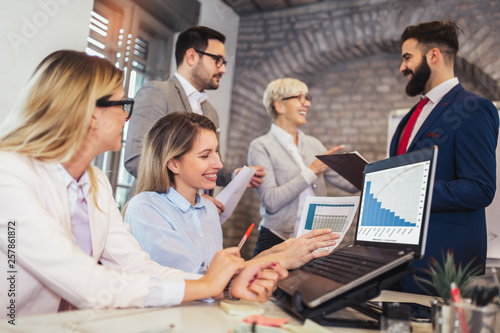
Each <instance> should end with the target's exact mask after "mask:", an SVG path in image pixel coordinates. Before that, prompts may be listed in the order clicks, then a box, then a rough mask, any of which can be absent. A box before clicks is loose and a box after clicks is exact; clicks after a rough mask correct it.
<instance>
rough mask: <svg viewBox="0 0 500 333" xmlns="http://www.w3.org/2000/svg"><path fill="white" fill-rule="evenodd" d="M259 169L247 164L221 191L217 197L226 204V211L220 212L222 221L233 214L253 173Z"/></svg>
mask: <svg viewBox="0 0 500 333" xmlns="http://www.w3.org/2000/svg"><path fill="white" fill-rule="evenodd" d="M256 171H257V170H255V169H251V168H249V167H247V166H244V167H243V168H241V170H240V172H238V174H237V175H236V177H234V179H233V180H231V182H230V183H229V184H228V185H227V186H226V187H225V188H224V189H223V190H222V191H221V192H220V193H219V195H218V196H217V197H215V199H217V200H219V201H220V202H222V204H224V207H225V210H224V213H222V214H220V223H221V224H222V223H224V222H226V220H227V219H228V218H229V216H231V214H232V213H233V211H234V209H235V208H236V205H237V204H238V202H239V201H240V199H241V196H242V195H243V192H245V190H246V188H247V187H248V183H250V179H252V177H253V175H254V174H255V172H256Z"/></svg>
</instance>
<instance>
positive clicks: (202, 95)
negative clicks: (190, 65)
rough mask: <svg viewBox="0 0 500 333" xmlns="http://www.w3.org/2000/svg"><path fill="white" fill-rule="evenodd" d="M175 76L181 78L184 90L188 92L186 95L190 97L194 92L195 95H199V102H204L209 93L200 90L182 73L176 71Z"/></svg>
mask: <svg viewBox="0 0 500 333" xmlns="http://www.w3.org/2000/svg"><path fill="white" fill-rule="evenodd" d="M174 75H175V77H176V78H177V79H178V80H179V82H180V83H181V86H182V88H183V89H184V92H185V93H186V96H187V97H188V98H189V97H190V96H191V95H193V94H194V96H196V97H197V99H198V103H200V104H201V103H203V102H204V101H205V100H206V99H207V97H208V95H207V93H206V92H204V91H198V89H196V88H195V87H194V86H193V85H192V84H191V83H190V82H189V81H188V80H186V79H185V78H184V77H183V76H182V75H181V74H179V73H177V72H176V73H175V74H174Z"/></svg>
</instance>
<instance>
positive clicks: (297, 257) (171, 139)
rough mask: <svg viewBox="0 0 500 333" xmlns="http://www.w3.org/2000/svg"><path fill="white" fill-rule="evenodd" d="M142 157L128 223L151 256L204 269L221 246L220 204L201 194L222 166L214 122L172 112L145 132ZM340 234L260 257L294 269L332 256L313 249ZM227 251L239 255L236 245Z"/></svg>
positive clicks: (321, 234)
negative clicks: (271, 258)
mask: <svg viewBox="0 0 500 333" xmlns="http://www.w3.org/2000/svg"><path fill="white" fill-rule="evenodd" d="M141 156H142V157H141V162H140V165H139V171H138V179H137V190H136V193H138V194H137V195H136V196H134V197H133V198H132V200H131V201H130V202H129V204H128V205H127V207H125V222H127V223H129V224H130V226H131V229H132V234H133V235H134V236H135V237H136V238H137V240H138V241H139V243H140V244H141V246H142V248H143V249H144V250H145V251H146V252H148V253H149V254H150V255H151V257H152V259H153V260H155V261H157V262H158V263H161V264H163V265H167V264H168V265H170V266H171V267H177V268H180V269H183V270H186V271H188V272H196V273H204V272H205V271H206V270H207V268H208V266H209V265H210V262H211V259H212V257H213V255H214V254H215V252H217V251H218V250H221V249H222V229H221V226H220V220H219V215H218V212H217V208H216V206H215V205H214V204H213V203H212V202H211V201H210V200H209V199H206V198H204V197H202V196H201V195H200V194H199V193H198V192H199V190H200V189H212V188H214V187H215V182H216V180H217V171H218V170H219V169H220V168H222V163H221V161H220V158H219V154H218V142H217V137H216V129H215V126H214V125H213V123H212V122H211V121H210V120H209V119H208V118H206V117H203V116H200V115H197V114H194V113H186V112H178V113H170V114H168V115H166V116H164V117H163V118H161V119H160V120H158V122H157V123H156V124H155V125H153V127H152V128H151V129H150V130H149V132H148V133H147V134H146V137H145V139H144V148H143V153H142V155H141ZM336 238H338V235H336V234H331V230H330V229H321V230H315V231H313V232H311V233H309V234H307V235H304V236H303V237H301V238H299V239H298V240H295V239H292V240H290V241H289V242H286V243H283V244H280V245H279V246H276V247H274V248H272V249H270V250H269V251H267V252H265V253H263V254H262V256H264V255H273V256H274V258H275V259H274V260H276V261H277V262H280V263H281V264H282V265H283V266H284V267H285V268H288V269H291V268H296V267H299V266H301V265H302V264H304V263H306V262H308V261H309V260H311V259H313V258H317V257H319V256H323V255H326V254H328V251H322V252H314V250H316V249H318V248H320V247H325V246H331V245H333V244H335V241H334V240H333V239H336ZM228 251H231V252H232V253H235V254H238V250H237V249H236V248H230V249H228Z"/></svg>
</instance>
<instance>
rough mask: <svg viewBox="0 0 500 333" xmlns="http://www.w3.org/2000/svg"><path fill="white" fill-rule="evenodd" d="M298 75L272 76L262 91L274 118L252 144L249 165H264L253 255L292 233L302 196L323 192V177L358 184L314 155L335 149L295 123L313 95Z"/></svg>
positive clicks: (343, 185) (343, 186)
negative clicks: (267, 130) (326, 146)
mask: <svg viewBox="0 0 500 333" xmlns="http://www.w3.org/2000/svg"><path fill="white" fill-rule="evenodd" d="M308 92H309V90H308V88H307V85H306V84H305V83H303V82H301V81H299V80H297V79H293V78H283V79H278V80H275V81H272V82H271V83H269V85H268V86H267V88H266V90H265V92H264V98H263V103H264V106H265V108H266V110H267V112H268V113H269V115H270V116H271V118H272V119H273V124H272V125H271V130H270V131H269V132H268V133H267V134H265V135H263V136H261V137H258V138H257V139H255V140H253V141H252V143H251V144H250V148H249V152H248V165H262V166H263V167H264V170H266V177H265V178H264V181H263V183H262V184H261V186H260V187H259V188H258V189H257V192H258V194H259V197H260V199H261V202H262V205H261V210H260V211H261V215H262V220H261V222H260V227H259V238H258V240H257V244H256V247H255V252H254V255H257V254H258V253H260V252H262V251H264V250H267V249H269V248H271V247H273V246H274V245H276V244H279V243H281V242H283V241H285V240H287V239H289V238H291V237H295V234H296V231H297V227H298V223H299V221H300V216H301V214H302V208H303V207H304V202H305V198H306V196H308V195H318V196H324V195H326V186H325V179H326V180H327V181H328V182H329V183H331V184H332V185H335V186H337V187H339V188H341V189H343V190H345V191H348V192H350V193H355V192H357V189H356V188H355V187H354V186H353V185H352V184H350V183H349V182H348V181H347V180H345V179H344V178H343V177H341V176H340V175H338V174H337V173H336V172H335V171H333V170H331V169H329V168H328V166H326V165H325V164H324V163H323V162H321V161H320V160H318V159H317V158H316V155H322V154H333V153H335V152H337V151H339V150H340V149H342V148H343V147H344V146H336V147H333V148H332V149H330V150H328V151H327V149H326V148H325V146H323V144H322V143H321V142H320V141H319V140H318V139H316V138H314V137H312V136H309V135H306V134H304V133H303V132H302V131H301V130H299V127H300V126H302V125H304V124H305V123H306V122H307V120H306V117H307V113H308V112H309V108H310V107H311V103H312V97H311V95H309V93H308Z"/></svg>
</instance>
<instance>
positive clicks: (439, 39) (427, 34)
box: [401, 20, 460, 60]
mask: <svg viewBox="0 0 500 333" xmlns="http://www.w3.org/2000/svg"><path fill="white" fill-rule="evenodd" d="M459 31H460V28H459V27H458V26H457V24H456V23H455V22H452V21H449V20H447V21H432V22H425V23H420V24H416V25H410V26H409V27H407V28H406V29H405V31H404V32H403V34H402V35H401V43H404V42H405V41H407V40H408V39H411V38H415V39H416V40H417V41H418V42H419V43H420V44H422V45H423V46H424V53H425V52H427V51H429V50H430V49H433V48H435V47H436V48H438V49H439V50H440V51H441V53H443V54H444V55H446V56H448V58H449V59H451V60H454V59H455V56H456V55H457V52H458V48H459V46H458V33H459Z"/></svg>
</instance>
